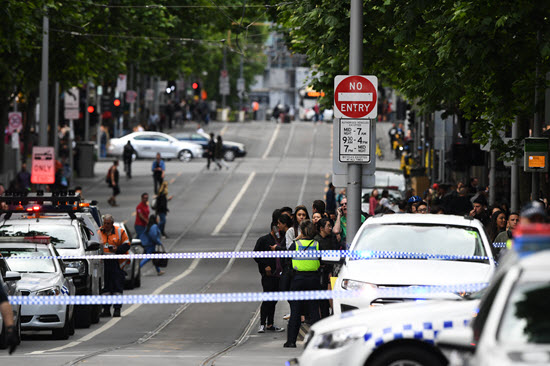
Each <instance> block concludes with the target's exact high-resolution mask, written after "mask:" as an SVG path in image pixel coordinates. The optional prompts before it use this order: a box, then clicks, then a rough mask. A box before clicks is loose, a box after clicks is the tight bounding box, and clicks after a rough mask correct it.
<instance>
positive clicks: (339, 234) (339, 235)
mask: <svg viewBox="0 0 550 366" xmlns="http://www.w3.org/2000/svg"><path fill="white" fill-rule="evenodd" d="M347 214H348V199H347V198H344V199H343V200H342V202H341V204H340V207H338V209H337V210H336V221H334V227H333V228H332V232H333V233H334V235H336V239H337V241H338V243H339V245H340V247H341V248H342V249H347V248H348V244H351V243H348V242H347ZM365 220H366V218H365V216H363V215H361V223H363V222H365Z"/></svg>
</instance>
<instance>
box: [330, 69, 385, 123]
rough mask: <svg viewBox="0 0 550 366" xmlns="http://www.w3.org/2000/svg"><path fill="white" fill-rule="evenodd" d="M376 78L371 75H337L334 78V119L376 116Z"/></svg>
mask: <svg viewBox="0 0 550 366" xmlns="http://www.w3.org/2000/svg"><path fill="white" fill-rule="evenodd" d="M377 91H378V78H377V77H376V76H372V75H338V76H336V77H335V78H334V118H371V119H374V118H376V117H377V116H378V107H377V104H378V92H377Z"/></svg>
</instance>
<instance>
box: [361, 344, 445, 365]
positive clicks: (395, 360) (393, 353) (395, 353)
mask: <svg viewBox="0 0 550 366" xmlns="http://www.w3.org/2000/svg"><path fill="white" fill-rule="evenodd" d="M369 365H370V366H444V365H445V362H443V360H442V359H441V358H440V357H439V356H438V355H436V354H435V353H434V352H430V351H428V350H426V349H424V348H421V347H413V346H402V347H395V348H391V349H389V350H387V351H385V352H382V353H381V354H380V355H378V356H377V357H376V358H375V359H374V360H373V362H371V363H369Z"/></svg>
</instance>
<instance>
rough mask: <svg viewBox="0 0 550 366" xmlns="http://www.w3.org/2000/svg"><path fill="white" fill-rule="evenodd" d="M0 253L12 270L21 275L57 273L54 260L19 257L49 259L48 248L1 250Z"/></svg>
mask: <svg viewBox="0 0 550 366" xmlns="http://www.w3.org/2000/svg"><path fill="white" fill-rule="evenodd" d="M0 253H1V254H2V256H3V257H4V258H6V261H7V262H8V264H9V266H10V269H11V270H12V271H15V272H21V273H55V264H54V261H53V259H21V258H19V257H48V256H51V253H50V251H49V250H48V249H47V248H36V247H35V248H9V249H8V248H0Z"/></svg>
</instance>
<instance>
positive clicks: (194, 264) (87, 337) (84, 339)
mask: <svg viewBox="0 0 550 366" xmlns="http://www.w3.org/2000/svg"><path fill="white" fill-rule="evenodd" d="M199 262H200V259H195V260H194V261H193V262H192V263H191V265H190V266H189V268H187V269H186V270H185V271H184V272H182V273H181V274H179V275H178V276H176V277H174V278H172V279H171V280H170V281H168V282H166V283H165V284H164V285H162V286H160V287H159V288H157V289H156V290H155V291H153V295H158V294H160V293H161V292H162V291H164V290H165V289H166V288H168V287H169V286H171V285H173V284H174V283H176V282H177V281H179V280H181V279H182V278H184V277H186V276H188V275H189V274H190V273H191V272H193V270H195V268H197V266H198V264H199ZM141 305H143V304H134V305H132V306H130V307H129V308H128V309H126V310H124V311H123V312H122V316H123V317H127V316H128V315H130V314H131V313H133V312H134V311H135V310H137V309H139V307H140V306H141ZM120 320H122V318H112V319H111V320H109V321H108V322H107V323H105V324H103V326H102V327H101V328H98V329H96V330H94V331H93V332H91V333H88V334H86V335H85V336H83V337H81V338H80V339H78V340H76V341H73V342H71V343H67V344H66V345H64V346H60V347H55V348H52V349H48V350H43V351H34V352H31V353H29V354H30V355H38V354H43V353H46V352H55V351H61V350H64V349H67V348H71V347H74V346H78V345H79V344H80V343H82V342H87V341H89V340H90V339H92V338H94V337H96V336H98V335H99V334H101V333H103V332H105V331H106V330H108V329H110V328H111V327H113V326H114V325H115V324H116V323H118V322H119V321H120Z"/></svg>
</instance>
